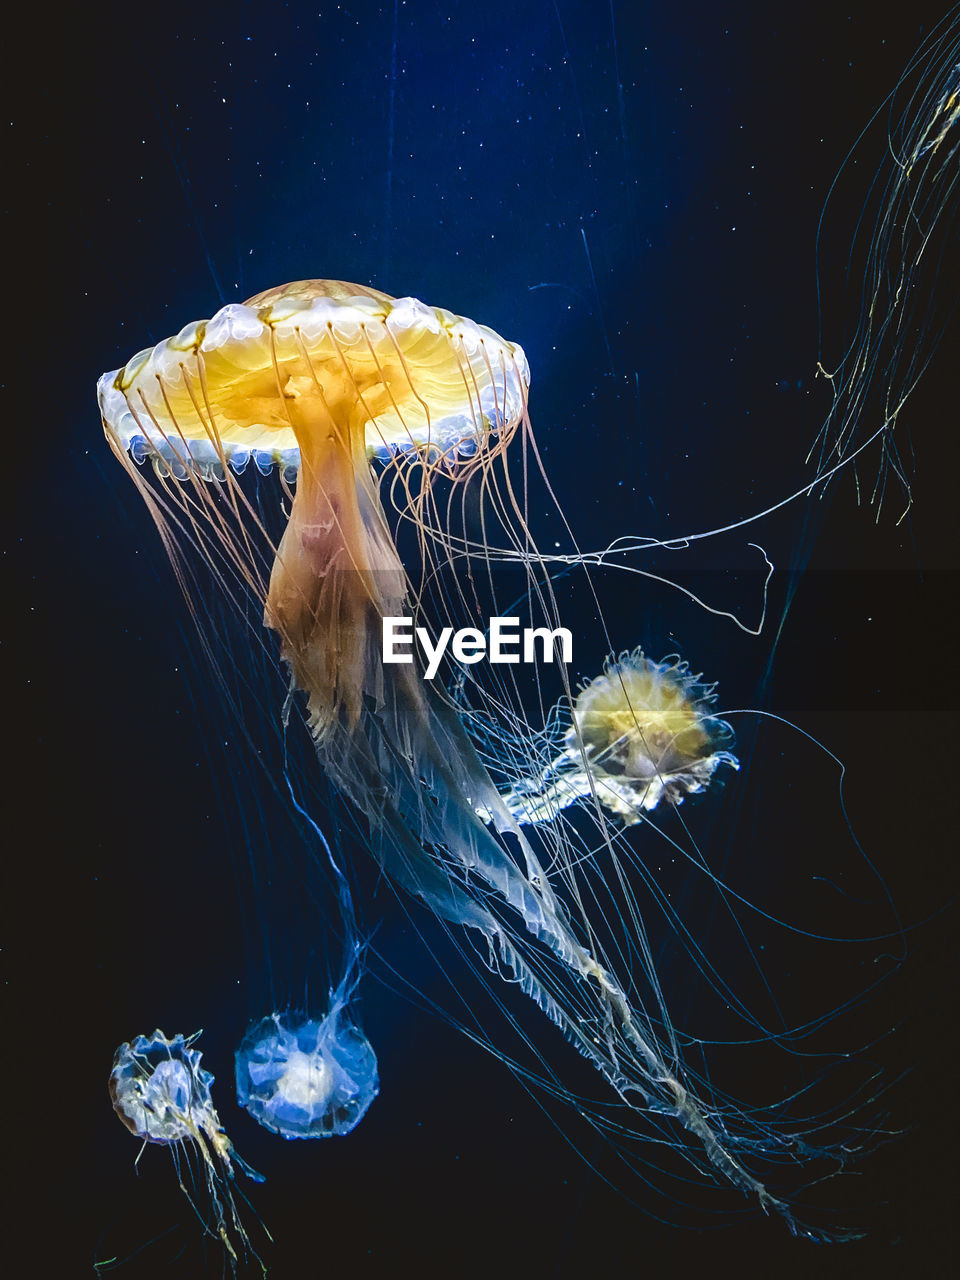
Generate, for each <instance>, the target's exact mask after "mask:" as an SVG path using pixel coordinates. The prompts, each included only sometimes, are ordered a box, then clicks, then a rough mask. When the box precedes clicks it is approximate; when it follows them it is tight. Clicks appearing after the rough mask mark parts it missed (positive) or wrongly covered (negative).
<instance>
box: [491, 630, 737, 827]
mask: <svg viewBox="0 0 960 1280" xmlns="http://www.w3.org/2000/svg"><path fill="white" fill-rule="evenodd" d="M715 687H716V686H715V685H711V684H704V683H703V682H702V679H701V677H700V676H695V675H693V674H692V672H691V671H690V668H689V666H688V664H687V663H686V662H684V661H683V660H682V659H680V658H679V657H673V658H664V660H663V661H662V662H654V661H652V660H651V659H650V658H648V657H646V656H645V654H644V652H643V650H642V649H635V650H634V651H633V652H632V653H624V654H621V655H620V657H619V658H617V659H615V660H614V659H610V660H609V661H608V662H607V663H606V664H605V666H604V669H603V672H602V673H601V674H600V675H598V676H596V677H595V678H594V679H593V680H591V681H589V682H588V683H587V684H585V685H584V687H583V688H582V690H581V691H580V694H579V695H578V697H577V700H576V702H575V703H574V706H573V712H572V715H571V716H569V717H568V716H565V711H566V704H565V703H563V702H561V703H558V704H557V707H556V709H555V712H554V714H553V715H552V716H551V718H550V722H549V723H550V733H549V736H550V737H551V738H552V739H553V741H554V742H555V744H556V748H558V749H559V750H558V754H556V755H555V756H554V757H553V759H551V760H550V761H549V763H548V764H547V765H546V767H545V768H544V770H543V771H542V772H541V773H540V775H539V776H538V777H535V778H521V779H518V780H517V781H516V783H515V784H514V785H513V787H512V788H511V789H510V790H509V791H507V792H505V793H504V796H503V799H504V802H505V804H506V806H507V808H508V809H509V810H510V812H511V813H512V814H513V815H514V816H515V817H516V818H517V820H518V821H519V822H522V823H535V822H545V821H549V820H550V819H552V818H554V817H555V816H556V814H557V813H558V811H559V810H560V809H565V808H566V807H567V806H568V805H571V804H573V803H574V802H575V801H577V800H582V799H584V798H585V797H593V796H596V798H597V800H599V801H600V803H601V804H602V805H604V807H605V808H606V809H608V810H610V812H611V813H613V814H615V815H616V816H617V817H618V818H620V819H621V820H622V821H623V823H624V825H626V826H630V825H632V824H633V823H636V822H639V821H640V818H641V816H642V814H643V813H644V812H649V811H651V810H653V809H655V808H656V807H657V805H658V804H660V803H661V801H662V802H664V803H666V804H672V805H678V804H681V803H682V801H683V799H684V796H687V795H695V794H697V793H699V792H702V791H705V790H706V788H707V787H708V786H709V785H710V782H711V780H712V779H713V776H714V774H715V773H716V771H717V769H718V768H719V766H720V765H729V766H730V767H732V768H733V769H739V768H740V764H739V761H738V760H737V758H736V756H735V755H733V754H732V753H731V752H730V751H727V750H724V749H723V748H722V745H721V744H723V743H730V742H731V741H732V738H733V730H732V729H731V728H730V726H729V725H728V724H727V723H726V721H724V720H721V719H719V717H717V716H715V715H713V714H712V707H713V704H714V703H715V701H716V694H715V692H714V689H715ZM486 745H488V746H492V745H493V744H492V743H488V744H486Z"/></svg>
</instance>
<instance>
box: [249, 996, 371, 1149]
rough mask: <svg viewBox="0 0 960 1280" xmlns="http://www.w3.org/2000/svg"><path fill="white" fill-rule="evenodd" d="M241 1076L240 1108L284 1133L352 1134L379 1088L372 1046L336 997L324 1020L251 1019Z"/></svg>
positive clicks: (285, 1015) (290, 1015)
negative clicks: (253, 1020)
mask: <svg viewBox="0 0 960 1280" xmlns="http://www.w3.org/2000/svg"><path fill="white" fill-rule="evenodd" d="M236 1080H237V1101H238V1102H239V1103H240V1105H241V1106H242V1107H245V1108H246V1110H247V1111H248V1112H249V1113H250V1115H252V1116H253V1118H254V1119H255V1120H256V1121H257V1122H258V1123H259V1124H261V1125H263V1127H264V1128H265V1129H269V1130H271V1132H273V1133H278V1134H280V1135H281V1137H284V1138H326V1137H331V1136H333V1135H344V1134H348V1133H350V1132H351V1131H352V1130H353V1129H355V1128H356V1126H357V1125H358V1124H359V1123H360V1121H361V1120H362V1119H363V1117H364V1116H365V1115H366V1114H367V1111H368V1109H369V1107H370V1104H371V1103H372V1102H373V1100H374V1098H375V1097H376V1096H377V1094H378V1092H379V1088H380V1084H379V1077H378V1074H377V1058H376V1054H375V1053H374V1051H373V1047H372V1046H371V1044H370V1042H369V1040H368V1039H367V1038H366V1036H365V1035H364V1034H363V1032H362V1031H361V1030H360V1028H359V1027H358V1026H357V1025H356V1024H355V1022H354V1021H353V1019H352V1018H351V1016H350V1013H349V1011H348V1010H347V1007H346V1005H345V1003H344V1002H343V1000H342V998H339V997H338V996H337V995H335V996H334V998H333V999H332V1001H331V1006H330V1010H329V1012H328V1013H327V1014H326V1015H325V1016H324V1017H323V1018H319V1019H317V1018H311V1017H309V1016H307V1015H306V1014H302V1013H297V1012H296V1011H295V1010H292V1009H288V1010H285V1011H284V1012H276V1013H271V1014H270V1015H269V1016H268V1017H266V1018H262V1019H261V1020H260V1021H259V1022H253V1023H251V1024H250V1026H249V1027H248V1028H247V1030H246V1032H245V1034H244V1037H243V1039H242V1040H241V1042H240V1045H239V1047H238V1049H237V1052H236Z"/></svg>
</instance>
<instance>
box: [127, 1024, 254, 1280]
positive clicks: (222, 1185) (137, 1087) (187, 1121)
mask: <svg viewBox="0 0 960 1280" xmlns="http://www.w3.org/2000/svg"><path fill="white" fill-rule="evenodd" d="M200 1034H201V1033H200V1032H199V1031H198V1032H195V1033H194V1034H193V1035H191V1036H184V1035H179V1034H178V1035H175V1036H172V1037H169V1038H168V1037H167V1036H165V1035H164V1034H163V1032H162V1031H159V1030H157V1031H154V1032H153V1034H152V1035H150V1036H142V1035H141V1036H137V1037H136V1038H135V1039H134V1040H131V1041H130V1042H129V1043H124V1044H122V1045H120V1047H119V1048H118V1049H117V1051H116V1054H115V1055H114V1059H113V1067H112V1070H111V1072H110V1081H109V1088H110V1098H111V1100H112V1102H113V1108H114V1110H115V1111H116V1113H117V1115H118V1116H119V1117H120V1120H121V1122H122V1123H123V1124H124V1125H125V1126H126V1128H127V1129H129V1130H130V1132H131V1133H132V1134H134V1135H135V1136H136V1137H138V1138H142V1139H143V1141H144V1142H145V1143H146V1142H150V1143H158V1144H161V1145H163V1146H166V1147H168V1148H169V1149H170V1152H171V1155H172V1156H173V1162H174V1167H175V1168H176V1171H177V1177H178V1180H179V1182H180V1185H181V1187H182V1189H183V1190H184V1192H185V1194H186V1195H187V1196H188V1198H189V1199H190V1200H191V1203H193V1204H194V1207H195V1208H196V1209H197V1212H198V1213H199V1214H200V1216H201V1221H203V1222H204V1225H205V1226H206V1227H207V1230H209V1231H210V1232H211V1234H214V1235H216V1236H217V1237H219V1239H220V1241H221V1243H222V1244H223V1247H224V1249H225V1250H226V1253H227V1258H228V1261H229V1263H230V1266H231V1269H233V1268H234V1267H235V1266H236V1264H237V1262H238V1261H239V1256H238V1252H237V1246H238V1245H239V1248H240V1252H241V1254H242V1255H248V1256H250V1257H251V1258H252V1259H254V1260H255V1261H256V1262H258V1263H259V1264H260V1266H261V1267H262V1266H263V1263H262V1262H261V1261H260V1259H259V1257H258V1256H257V1254H256V1253H255V1252H254V1250H253V1248H252V1246H251V1244H250V1239H249V1236H248V1235H247V1231H246V1228H245V1227H244V1225H243V1223H242V1222H241V1220H240V1216H239V1213H238V1210H237V1206H236V1200H235V1196H234V1193H233V1190H232V1187H231V1184H232V1183H233V1181H234V1177H235V1172H234V1171H235V1169H240V1170H241V1172H243V1173H244V1174H246V1176H247V1177H248V1178H251V1179H252V1180H253V1181H255V1182H262V1181H263V1177H262V1175H261V1174H259V1173H257V1172H256V1170H254V1169H251V1168H250V1166H249V1165H248V1164H246V1162H245V1161H243V1160H241V1159H240V1157H239V1156H238V1155H237V1153H236V1152H235V1151H234V1149H233V1144H232V1143H231V1141H230V1139H229V1138H228V1137H227V1135H226V1133H225V1132H224V1130H223V1126H222V1125H221V1123H220V1117H219V1116H218V1115H217V1112H216V1109H215V1108H214V1105H213V1097H212V1093H211V1089H212V1086H213V1083H214V1078H213V1075H212V1074H211V1073H210V1072H209V1071H207V1070H205V1069H204V1068H203V1067H202V1066H201V1065H200V1062H201V1057H202V1055H201V1053H200V1050H199V1049H196V1048H194V1047H193V1046H194V1044H195V1043H196V1041H197V1039H198V1038H199V1036H200ZM191 1151H192V1152H193V1153H194V1154H195V1155H197V1156H198V1157H199V1161H198V1163H199V1167H200V1169H201V1170H202V1171H203V1176H204V1184H205V1187H206V1193H207V1198H208V1202H209V1205H210V1209H211V1219H212V1220H211V1221H210V1222H207V1220H206V1217H205V1215H204V1214H203V1212H202V1209H201V1208H200V1206H198V1205H197V1204H196V1202H195V1200H194V1198H193V1197H192V1196H191V1195H190V1192H189V1190H188V1189H187V1186H186V1182H185V1177H184V1169H186V1170H187V1171H188V1176H189V1174H190V1173H192V1171H193V1164H194V1162H193V1161H192V1160H191V1159H190V1158H189V1152H191ZM235 1241H236V1242H237V1243H236V1244H235V1243H234V1242H235Z"/></svg>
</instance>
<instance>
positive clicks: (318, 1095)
mask: <svg viewBox="0 0 960 1280" xmlns="http://www.w3.org/2000/svg"><path fill="white" fill-rule="evenodd" d="M288 784H289V790H290V796H291V800H292V802H293V806H294V809H295V811H296V812H297V813H298V814H300V815H301V816H302V817H305V818H306V820H307V823H308V829H309V830H310V831H311V832H312V833H313V835H314V838H315V841H317V842H319V843H320V845H321V846H322V848H323V849H324V850H325V852H326V855H327V856H326V861H327V863H328V864H329V866H330V868H331V870H332V872H333V876H334V884H335V886H336V891H337V897H338V901H339V908H340V911H339V915H340V920H339V924H340V928H341V931H342V932H343V935H344V947H343V976H342V977H341V979H340V981H339V982H338V983H337V984H336V985H335V986H334V987H332V988H331V990H330V992H329V1002H328V1005H327V1009H326V1012H325V1013H324V1014H323V1015H322V1016H321V1017H314V1016H312V1015H311V1014H310V1013H309V1012H307V1011H306V1009H304V1008H300V1009H295V1008H291V1007H288V1008H284V1009H279V1010H274V1011H273V1012H271V1013H270V1014H268V1015H266V1016H265V1017H261V1018H255V1019H254V1020H253V1021H252V1022H251V1023H250V1024H249V1026H248V1027H247V1029H246V1031H245V1032H244V1035H243V1038H242V1040H241V1041H240V1044H239V1045H238V1046H237V1050H236V1053H235V1055H234V1064H235V1079H236V1087H237V1101H238V1102H239V1104H240V1106H241V1107H244V1108H245V1109H246V1110H247V1112H248V1113H249V1114H250V1115H251V1116H253V1118H254V1119H255V1120H256V1121H257V1122H258V1124H261V1125H262V1126H263V1127H264V1128H265V1129H268V1130H270V1132H272V1133H277V1134H279V1135H280V1136H281V1137H283V1138H325V1137H329V1136H332V1135H341V1136H343V1135H346V1134H348V1133H350V1132H352V1130H353V1129H355V1128H356V1127H357V1125H358V1124H359V1123H360V1121H361V1120H362V1119H363V1117H364V1116H365V1115H366V1114H367V1111H368V1110H369V1108H370V1104H371V1103H372V1102H373V1100H374V1098H376V1096H377V1094H378V1093H379V1090H380V1081H379V1076H378V1071H377V1056H376V1054H375V1052H374V1050H373V1046H372V1045H371V1044H370V1041H369V1039H368V1038H367V1036H366V1035H365V1033H364V1032H363V1030H362V1028H361V1026H360V1022H359V1015H358V1009H357V989H358V987H359V985H360V980H361V977H362V976H363V970H364V959H365V952H366V948H365V945H364V943H363V941H362V940H361V938H360V934H359V931H358V928H357V918H356V911H355V908H354V903H353V895H352V893H351V891H350V883H349V880H348V878H347V876H346V874H345V873H344V871H343V869H342V868H341V866H340V864H339V862H338V861H337V859H336V858H335V857H334V853H333V850H332V848H331V846H330V843H329V841H328V840H327V839H326V838H325V836H324V835H323V832H322V830H321V829H320V827H319V826H318V825H317V824H316V823H314V822H312V821H311V820H310V819H309V815H307V814H306V813H305V811H304V810H303V808H302V806H301V805H300V804H299V802H298V801H297V799H296V795H295V793H294V789H293V786H292V783H290V780H289V776H288Z"/></svg>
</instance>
